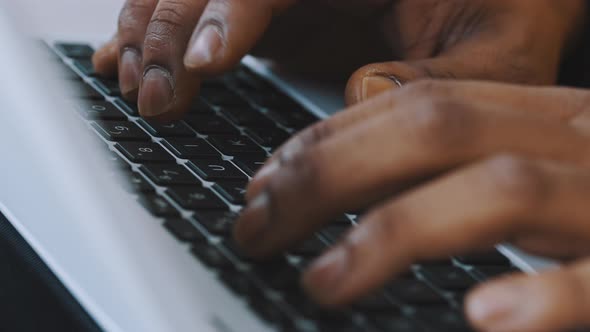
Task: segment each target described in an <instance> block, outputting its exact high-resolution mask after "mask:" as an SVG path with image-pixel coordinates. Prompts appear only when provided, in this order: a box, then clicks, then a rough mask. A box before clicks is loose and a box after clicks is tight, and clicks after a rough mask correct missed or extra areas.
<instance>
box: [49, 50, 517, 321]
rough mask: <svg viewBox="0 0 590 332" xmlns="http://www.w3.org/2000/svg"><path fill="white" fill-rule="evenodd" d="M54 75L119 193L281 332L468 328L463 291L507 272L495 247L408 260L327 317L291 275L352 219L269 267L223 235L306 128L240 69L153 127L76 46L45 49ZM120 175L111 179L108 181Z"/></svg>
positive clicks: (283, 98)
mask: <svg viewBox="0 0 590 332" xmlns="http://www.w3.org/2000/svg"><path fill="white" fill-rule="evenodd" d="M43 48H44V49H46V50H47V52H46V53H47V57H48V58H49V59H51V60H52V61H54V62H56V63H57V64H58V67H59V68H60V70H59V71H58V72H57V74H56V75H57V77H58V78H59V79H62V80H66V81H69V83H71V84H72V85H73V86H75V87H76V89H74V90H73V91H72V92H71V94H70V99H71V103H72V110H73V111H77V112H78V113H79V114H80V115H81V118H82V119H83V121H85V122H86V124H87V125H88V128H89V129H90V130H92V131H94V132H95V133H96V134H97V135H98V137H99V138H100V139H102V140H103V141H104V142H105V143H106V145H105V148H106V149H107V150H108V158H109V162H110V164H111V165H112V167H113V169H114V170H115V169H116V170H118V172H113V176H114V177H115V176H116V175H115V174H118V173H120V174H123V182H124V183H122V185H123V187H124V188H126V189H127V190H129V192H130V193H132V194H134V195H135V196H136V197H137V201H138V203H140V204H141V205H142V206H144V207H145V208H146V209H147V210H148V211H149V212H150V213H151V214H153V215H154V216H155V217H157V218H159V219H161V221H162V225H163V229H165V230H168V231H169V232H170V233H171V234H172V236H174V237H175V238H176V239H178V241H181V242H183V243H185V244H186V246H187V248H190V251H191V252H192V253H193V255H194V256H195V259H197V260H199V261H200V262H201V263H203V264H204V265H206V266H208V267H209V268H211V269H212V270H213V271H214V273H215V274H216V275H217V276H218V277H219V280H220V281H221V282H222V283H223V284H225V285H226V286H227V287H228V289H230V290H231V291H232V292H234V293H235V294H236V295H237V296H239V297H241V298H242V299H243V300H244V301H245V302H246V303H247V304H248V305H249V307H250V308H251V310H252V311H253V312H254V313H255V314H257V315H258V316H259V317H261V318H262V319H263V320H265V321H267V322H268V323H269V324H271V325H273V326H275V327H276V328H277V329H278V330H280V331H342V332H346V331H391V332H429V331H431V332H464V331H465V332H467V331H472V330H471V329H470V328H469V327H468V324H467V322H466V321H465V317H464V316H463V313H462V303H463V299H464V296H465V294H466V293H467V291H468V290H469V289H470V288H471V287H473V286H474V285H476V284H477V283H480V282H482V281H485V280H486V279H489V278H493V277H496V276H498V275H501V274H505V273H509V272H513V271H516V270H517V269H516V268H515V267H514V266H512V264H511V263H510V261H509V260H508V259H507V258H506V257H504V256H503V255H502V254H501V253H499V252H497V251H493V252H488V253H484V254H477V255H471V256H457V257H450V258H448V259H443V260H439V261H434V262H425V263H421V264H415V265H413V266H412V268H411V270H409V271H408V272H407V273H405V274H404V275H402V276H399V277H397V278H395V279H394V280H391V282H390V283H389V284H388V285H386V286H385V287H384V288H383V289H381V290H380V291H379V292H376V293H375V294H372V295H371V296H368V297H366V298H364V299H362V300H360V301H358V302H357V303H355V304H353V305H351V306H349V307H348V308H344V309H341V310H339V311H328V310H325V309H322V308H321V307H319V306H317V305H315V304H314V303H312V302H311V301H310V300H309V299H308V298H307V297H306V296H305V295H304V293H303V292H302V291H301V289H300V286H299V276H300V275H301V272H302V270H303V269H304V268H305V267H306V266H307V265H308V264H309V263H310V262H311V261H312V260H313V259H314V257H317V256H318V255H319V254H320V253H321V252H323V251H324V250H326V248H328V247H329V246H330V245H332V244H333V243H335V242H336V241H337V240H338V239H339V238H340V236H341V235H342V234H343V233H344V232H346V230H347V229H349V228H350V227H354V224H355V220H356V216H354V215H343V216H341V217H340V218H337V220H334V221H333V222H332V223H330V224H329V225H328V226H326V227H325V228H323V229H322V230H320V231H319V232H317V233H316V234H315V235H314V236H313V237H312V238H310V239H308V240H307V241H305V242H304V243H301V244H300V245H299V246H298V247H296V248H293V249H292V250H291V251H289V252H288V253H285V254H284V255H283V256H282V257H280V258H277V259H275V260H274V261H271V262H264V263H261V262H255V261H253V260H251V259H249V258H248V257H245V256H244V255H242V254H241V253H240V252H239V251H238V250H237V249H236V246H235V244H234V243H233V240H232V238H231V233H232V231H231V230H232V227H233V224H234V221H235V220H236V219H237V217H238V214H239V210H240V208H241V207H242V205H243V204H244V193H245V188H246V186H247V183H248V180H249V178H250V177H251V176H252V175H253V174H254V173H255V172H256V171H257V170H258V169H259V168H260V167H261V166H262V164H263V163H264V161H265V160H266V159H267V158H268V157H269V156H270V155H271V154H272V152H273V151H274V150H275V149H276V148H277V147H278V146H280V145H281V143H283V142H284V141H286V140H287V139H288V138H289V137H290V136H291V135H293V134H294V133H295V132H297V131H299V130H301V129H303V128H305V127H306V126H308V125H310V124H311V123H313V122H315V121H317V120H318V119H317V117H315V116H314V115H312V114H311V113H309V112H308V111H307V110H306V109H305V108H304V107H303V106H301V105H300V104H299V103H297V102H296V101H294V100H293V99H291V98H290V97H288V96H287V95H286V94H284V93H282V92H281V91H280V90H279V89H277V88H276V87H274V86H273V85H272V84H270V83H269V82H267V81H266V80H264V79H263V78H261V77H260V76H259V75H257V74H256V73H254V72H253V71H251V70H250V69H248V68H247V67H245V66H242V65H241V66H239V67H238V68H236V69H235V70H234V71H232V72H230V73H228V74H226V75H224V76H222V77H219V78H216V79H213V80H209V81H206V82H204V83H203V87H202V89H201V95H200V96H199V97H198V98H197V99H196V100H195V101H194V103H193V105H192V107H191V109H190V111H189V112H188V114H187V115H186V116H185V118H184V119H183V120H182V121H178V122H175V123H171V124H159V123H152V122H149V121H146V120H143V119H141V118H139V113H138V111H137V106H136V105H135V104H132V103H129V102H127V101H125V100H123V99H122V97H121V92H120V90H119V86H118V83H117V82H116V80H111V79H103V78H101V77H98V76H97V75H96V73H95V71H94V69H93V67H92V62H91V61H90V57H91V56H92V54H93V52H94V50H93V49H92V48H91V47H90V46H88V45H84V44H63V43H61V44H56V45H55V47H54V48H50V47H46V45H43ZM118 179H120V177H119V178H118Z"/></svg>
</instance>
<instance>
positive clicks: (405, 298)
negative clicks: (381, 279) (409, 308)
mask: <svg viewBox="0 0 590 332" xmlns="http://www.w3.org/2000/svg"><path fill="white" fill-rule="evenodd" d="M386 289H387V292H388V293H389V294H390V295H391V296H393V297H394V298H396V299H398V300H399V301H401V302H404V303H407V304H418V305H421V304H446V303H447V300H446V299H445V298H444V297H442V296H441V295H440V294H438V293H436V292H435V291H434V290H433V289H432V288H430V287H428V285H426V284H425V283H424V282H422V281H419V280H416V279H399V280H395V281H393V282H391V283H390V284H389V285H387V287H386Z"/></svg>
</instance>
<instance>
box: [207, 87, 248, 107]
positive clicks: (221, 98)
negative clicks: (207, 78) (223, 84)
mask: <svg viewBox="0 0 590 332" xmlns="http://www.w3.org/2000/svg"><path fill="white" fill-rule="evenodd" d="M200 93H201V98H203V99H204V100H205V101H207V103H209V104H212V105H215V106H218V107H229V106H241V107H248V106H250V105H249V104H248V102H247V101H246V100H245V99H244V98H242V97H241V96H240V95H238V94H237V93H235V92H233V91H231V90H229V89H227V88H218V87H217V88H208V87H202V88H201V91H200Z"/></svg>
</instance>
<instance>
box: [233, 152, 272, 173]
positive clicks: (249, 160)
mask: <svg viewBox="0 0 590 332" xmlns="http://www.w3.org/2000/svg"><path fill="white" fill-rule="evenodd" d="M233 162H234V163H235V164H236V165H238V167H239V168H240V169H242V171H244V172H246V174H248V175H250V176H254V174H256V172H258V170H260V168H261V167H262V166H263V165H264V164H265V163H266V158H257V157H256V156H247V155H243V156H237V157H235V158H234V159H233Z"/></svg>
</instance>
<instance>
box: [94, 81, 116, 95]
mask: <svg viewBox="0 0 590 332" xmlns="http://www.w3.org/2000/svg"><path fill="white" fill-rule="evenodd" d="M94 82H95V83H96V86H97V87H98V89H99V90H100V91H102V92H103V93H104V94H106V95H109V96H111V97H121V88H120V87H119V82H118V81H117V80H110V79H100V80H96V81H94Z"/></svg>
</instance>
